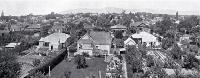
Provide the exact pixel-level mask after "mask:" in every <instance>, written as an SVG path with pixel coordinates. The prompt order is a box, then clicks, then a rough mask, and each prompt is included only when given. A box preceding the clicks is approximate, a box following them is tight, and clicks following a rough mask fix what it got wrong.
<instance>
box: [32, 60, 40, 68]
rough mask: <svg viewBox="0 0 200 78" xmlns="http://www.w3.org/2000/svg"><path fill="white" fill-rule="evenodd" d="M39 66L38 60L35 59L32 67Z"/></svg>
mask: <svg viewBox="0 0 200 78" xmlns="http://www.w3.org/2000/svg"><path fill="white" fill-rule="evenodd" d="M39 64H40V60H39V59H35V60H33V65H34V66H35V67H36V66H38V65H39Z"/></svg>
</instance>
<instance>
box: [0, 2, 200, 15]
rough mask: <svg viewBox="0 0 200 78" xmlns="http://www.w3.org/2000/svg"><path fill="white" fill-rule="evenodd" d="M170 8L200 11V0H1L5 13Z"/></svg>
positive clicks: (0, 4)
mask: <svg viewBox="0 0 200 78" xmlns="http://www.w3.org/2000/svg"><path fill="white" fill-rule="evenodd" d="M105 7H116V8H125V9H131V8H134V9H142V8H146V9H170V10H178V11H200V1H198V0H0V10H3V11H4V13H5V15H26V14H29V13H33V14H49V13H50V12H52V11H54V12H56V13H58V12H61V11H66V10H70V9H77V8H105Z"/></svg>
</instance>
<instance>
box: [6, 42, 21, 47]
mask: <svg viewBox="0 0 200 78" xmlns="http://www.w3.org/2000/svg"><path fill="white" fill-rule="evenodd" d="M20 44H21V43H9V44H8V45H6V46H5V48H15V47H16V46H18V45H20Z"/></svg>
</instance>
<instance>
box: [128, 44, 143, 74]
mask: <svg viewBox="0 0 200 78" xmlns="http://www.w3.org/2000/svg"><path fill="white" fill-rule="evenodd" d="M126 53H127V54H126V61H127V63H128V64H129V65H131V67H132V72H133V73H134V72H139V71H140V70H141V69H142V61H141V60H142V53H141V52H140V51H138V50H137V48H136V46H128V48H127V52H126Z"/></svg>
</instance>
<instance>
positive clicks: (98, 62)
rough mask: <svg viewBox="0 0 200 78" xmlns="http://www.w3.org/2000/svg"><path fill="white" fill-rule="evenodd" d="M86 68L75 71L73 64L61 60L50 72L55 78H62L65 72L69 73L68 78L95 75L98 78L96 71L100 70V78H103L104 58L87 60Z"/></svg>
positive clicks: (104, 70)
mask: <svg viewBox="0 0 200 78" xmlns="http://www.w3.org/2000/svg"><path fill="white" fill-rule="evenodd" d="M87 65H88V67H87V68H85V69H76V65H75V64H74V62H73V61H72V62H66V61H65V60H63V61H62V62H61V63H60V64H58V65H57V66H56V67H55V68H54V69H52V70H51V76H52V77H55V78H62V77H63V76H64V72H65V71H71V76H70V78H86V77H88V76H91V75H95V76H96V78H99V72H98V70H101V78H105V73H106V62H104V58H92V59H87Z"/></svg>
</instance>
